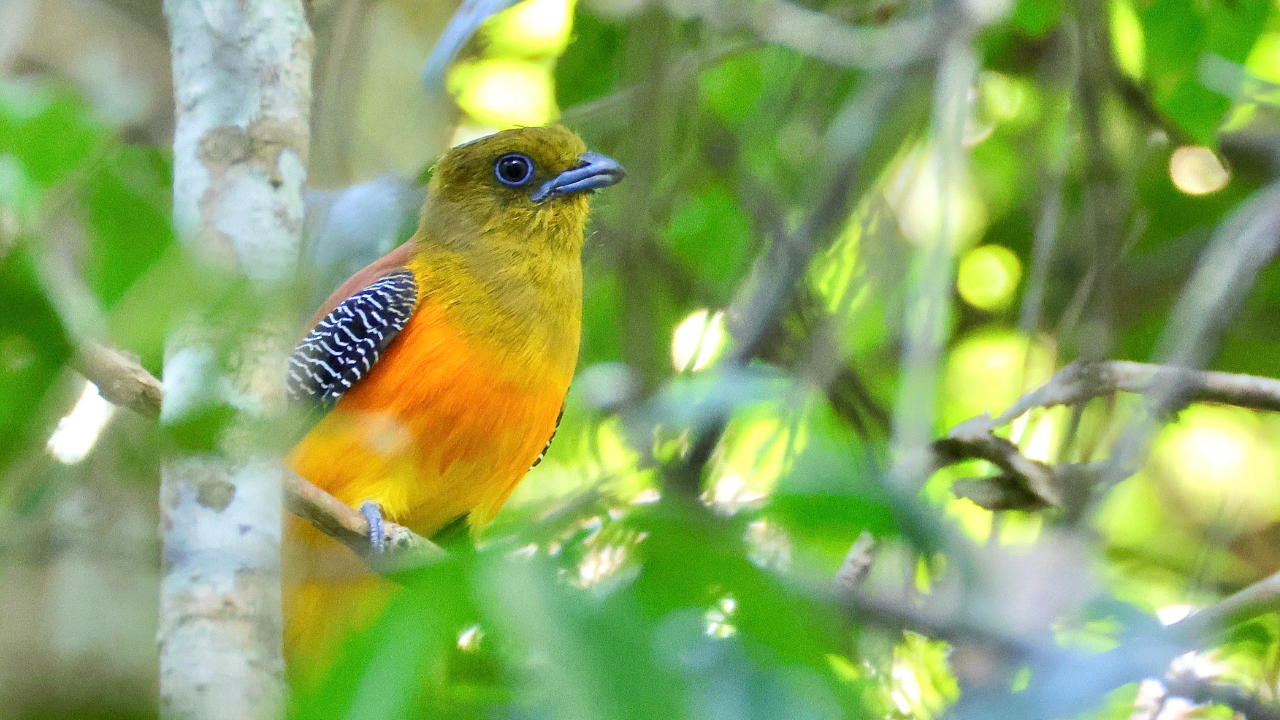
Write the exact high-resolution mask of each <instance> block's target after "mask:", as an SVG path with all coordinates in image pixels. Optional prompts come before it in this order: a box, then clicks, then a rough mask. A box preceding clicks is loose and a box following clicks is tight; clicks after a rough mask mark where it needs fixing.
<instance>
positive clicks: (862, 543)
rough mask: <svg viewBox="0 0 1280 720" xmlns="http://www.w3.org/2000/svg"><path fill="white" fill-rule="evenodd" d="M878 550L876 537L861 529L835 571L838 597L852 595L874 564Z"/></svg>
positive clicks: (860, 585)
mask: <svg viewBox="0 0 1280 720" xmlns="http://www.w3.org/2000/svg"><path fill="white" fill-rule="evenodd" d="M877 550H879V547H878V543H877V542H876V538H875V536H874V535H872V534H871V533H870V532H868V531H866V530H863V531H862V532H861V533H859V534H858V539H857V540H855V541H854V542H853V546H852V547H850V548H849V552H848V554H846V555H845V556H844V562H842V563H841V564H840V569H839V570H837V571H836V578H835V586H836V595H837V596H838V597H853V596H854V595H855V594H856V593H857V592H858V589H859V588H861V587H862V583H863V582H865V581H866V579H867V576H868V575H870V574H871V566H872V565H874V564H875V561H876V552H877Z"/></svg>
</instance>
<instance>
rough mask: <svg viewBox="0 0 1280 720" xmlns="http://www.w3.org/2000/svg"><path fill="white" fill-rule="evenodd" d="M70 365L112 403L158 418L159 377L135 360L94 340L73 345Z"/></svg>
mask: <svg viewBox="0 0 1280 720" xmlns="http://www.w3.org/2000/svg"><path fill="white" fill-rule="evenodd" d="M72 365H73V367H75V369H76V370H77V371H79V373H80V374H81V375H83V376H85V377H86V378H88V380H89V382H92V383H93V384H94V385H97V386H98V392H99V393H100V394H101V395H102V397H103V398H104V399H105V400H106V401H107V402H109V403H111V404H112V405H118V406H120V407H127V408H129V409H130V410H133V411H134V412H136V413H138V414H139V415H141V416H143V417H146V418H150V419H152V420H158V419H159V418H160V400H161V398H162V397H164V391H163V390H162V388H161V386H160V381H159V380H157V379H156V378H155V376H153V375H152V374H151V373H149V372H147V369H146V368H144V367H142V366H141V365H139V364H138V362H137V361H136V360H134V359H133V358H130V357H128V356H126V355H123V354H122V353H120V352H118V351H116V350H112V349H111V348H108V347H103V346H102V345H99V344H97V343H86V344H84V345H81V346H80V347H79V348H77V349H76V353H75V355H74V356H73V357H72Z"/></svg>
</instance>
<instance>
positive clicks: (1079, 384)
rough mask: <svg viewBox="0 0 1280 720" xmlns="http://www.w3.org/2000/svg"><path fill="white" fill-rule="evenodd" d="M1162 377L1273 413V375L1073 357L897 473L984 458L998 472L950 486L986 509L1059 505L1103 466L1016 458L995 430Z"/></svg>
mask: <svg viewBox="0 0 1280 720" xmlns="http://www.w3.org/2000/svg"><path fill="white" fill-rule="evenodd" d="M1164 378H1169V379H1171V380H1172V382H1176V383H1178V384H1179V385H1180V387H1183V388H1184V389H1185V392H1186V395H1185V397H1186V399H1187V400H1188V401H1196V402H1216V403H1222V404H1225V405H1234V406H1236V407H1243V408H1249V409H1253V410H1270V411H1280V380H1276V379H1274V378H1265V377H1257V376H1254V375H1237V374H1234V373H1224V372H1216V371H1210V370H1187V369H1179V368H1171V367H1165V366H1161V365H1151V364H1147V363H1136V362H1127V361H1123V360H1111V361H1101V362H1083V361H1082V362H1075V363H1072V364H1070V365H1068V366H1067V367H1065V368H1063V369H1062V370H1060V371H1058V373H1057V374H1055V375H1054V376H1053V377H1052V378H1050V379H1049V381H1048V382H1046V383H1045V384H1044V385H1042V386H1040V387H1038V388H1036V389H1035V390H1032V391H1031V392H1028V393H1027V394H1025V395H1023V396H1022V397H1021V398H1019V399H1018V400H1017V401H1016V402H1015V403H1014V404H1013V405H1012V406H1010V408H1009V409H1008V410H1006V411H1005V412H1004V413H1002V414H1001V415H1000V416H999V417H997V418H995V419H992V418H991V417H989V416H987V415H979V416H977V417H974V418H970V419H969V420H966V421H964V422H962V423H960V424H959V425H956V426H955V427H954V428H952V429H951V431H950V432H948V433H947V436H946V437H944V438H941V439H938V440H935V441H933V442H932V443H930V444H929V445H926V446H925V447H924V448H921V449H920V450H919V451H917V452H916V453H914V454H913V455H912V456H910V457H909V458H907V459H906V460H904V461H903V463H902V465H903V467H904V468H906V469H905V470H904V472H907V471H909V472H911V473H914V474H915V476H917V477H928V476H930V475H932V474H933V473H935V472H937V471H939V470H941V469H942V468H944V467H948V466H950V465H954V464H956V463H959V462H963V461H965V460H986V461H987V462H989V463H991V464H993V465H995V466H996V467H997V468H999V470H1000V474H999V475H996V476H994V477H987V478H975V479H970V480H961V481H958V482H956V483H955V484H954V485H953V486H952V491H953V492H955V494H956V495H957V496H958V497H967V498H969V499H970V500H972V501H973V502H974V503H976V504H978V505H979V506H981V507H984V508H986V509H988V510H1041V509H1044V508H1048V507H1063V506H1064V505H1066V504H1067V499H1068V498H1069V497H1071V496H1072V494H1073V493H1078V492H1080V491H1082V490H1084V489H1086V488H1088V487H1091V486H1092V485H1094V484H1096V483H1097V482H1098V481H1099V480H1100V479H1101V478H1102V476H1103V474H1104V472H1105V471H1106V464H1105V463H1090V464H1087V465H1076V464H1071V463H1063V464H1059V465H1053V466H1050V465H1046V464H1045V463H1042V462H1039V461H1037V460H1032V459H1030V458H1028V457H1026V456H1025V455H1023V454H1022V453H1021V452H1019V450H1018V447H1017V446H1016V445H1014V444H1013V443H1012V442H1009V441H1008V440H1006V439H1005V438H1002V437H999V436H998V435H995V434H994V431H995V429H996V428H999V427H1003V426H1005V425H1007V424H1009V423H1010V422H1012V421H1013V420H1015V419H1016V418H1018V417H1020V416H1021V415H1023V414H1025V413H1026V412H1028V411H1030V410H1032V409H1034V408H1047V407H1053V406H1056V405H1079V404H1081V403H1085V402H1088V401H1089V400H1092V399H1094V398H1098V397H1104V396H1107V395H1111V394H1114V393H1117V392H1128V393H1135V394H1140V395H1141V394H1147V393H1149V392H1151V391H1152V390H1153V388H1155V387H1157V385H1156V383H1157V381H1158V380H1160V381H1166V380H1162V379H1164Z"/></svg>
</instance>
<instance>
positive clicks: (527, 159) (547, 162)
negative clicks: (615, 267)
mask: <svg viewBox="0 0 1280 720" xmlns="http://www.w3.org/2000/svg"><path fill="white" fill-rule="evenodd" d="M625 175H626V172H625V171H624V170H623V169H622V166H621V165H619V164H618V163H617V162H615V161H614V160H612V159H610V158H607V157H605V156H603V155H597V154H595V153H590V152H587V148H586V145H585V144H583V142H582V139H581V138H579V137H578V136H577V135H576V134H575V133H574V132H572V131H571V130H568V129H567V128H564V127H562V126H559V125H551V126H548V127H533V128H517V129H514V130H505V131H503V132H499V133H495V134H493V135H489V136H487V137H483V138H480V139H479V140H474V141H472V142H469V143H466V144H464V145H459V146H457V147H455V148H453V149H451V150H450V151H449V152H448V153H446V154H445V155H444V157H442V158H441V159H440V160H439V161H438V162H437V163H436V166H435V169H434V172H433V173H432V177H431V185H430V187H429V189H428V193H427V201H426V205H425V206H424V210H423V218H422V230H423V233H424V234H425V235H427V236H430V237H434V238H435V239H436V240H437V241H438V242H441V243H443V244H445V245H446V246H449V245H455V244H458V243H468V244H469V243H470V242H474V241H476V240H478V241H481V242H485V243H486V244H499V245H507V244H512V245H515V244H522V245H524V246H525V248H526V249H533V250H538V249H542V248H547V249H564V250H569V251H571V252H575V253H576V252H577V251H579V250H580V249H581V247H582V239H583V230H584V228H585V227H586V221H587V211H588V197H589V196H590V195H591V193H592V192H593V191H595V190H599V189H601V188H606V187H609V186H610V185H614V184H616V183H617V182H618V181H620V180H622V178H623V177H624V176H625ZM540 245H541V247H539V246H540Z"/></svg>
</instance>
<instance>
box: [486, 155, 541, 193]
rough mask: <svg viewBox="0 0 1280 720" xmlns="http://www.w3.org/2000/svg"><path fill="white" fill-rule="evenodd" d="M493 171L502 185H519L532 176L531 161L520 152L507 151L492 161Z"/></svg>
mask: <svg viewBox="0 0 1280 720" xmlns="http://www.w3.org/2000/svg"><path fill="white" fill-rule="evenodd" d="M493 172H494V174H495V175H497V176H498V181H499V182H501V183H502V184H503V185H509V186H511V187H520V186H521V185H523V184H525V183H527V182H529V179H530V178H532V177H533V161H532V160H530V159H529V156H528V155H524V154H522V153H507V154H506V155H503V156H502V157H500V158H498V162H496V163H494V165H493Z"/></svg>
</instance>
